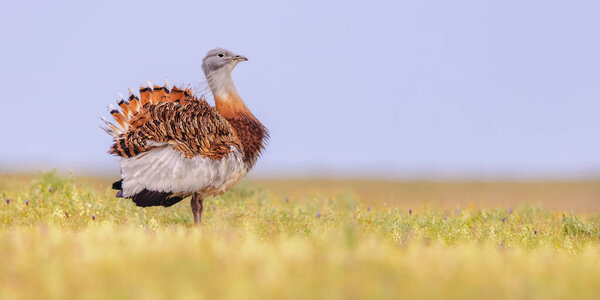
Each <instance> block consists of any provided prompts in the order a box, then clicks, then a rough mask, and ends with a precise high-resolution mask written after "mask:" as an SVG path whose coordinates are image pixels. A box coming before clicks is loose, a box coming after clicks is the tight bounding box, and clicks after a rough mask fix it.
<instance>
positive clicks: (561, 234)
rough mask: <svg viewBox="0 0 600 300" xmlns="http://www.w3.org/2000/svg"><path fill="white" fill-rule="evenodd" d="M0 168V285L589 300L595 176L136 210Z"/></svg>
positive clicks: (265, 195)
mask: <svg viewBox="0 0 600 300" xmlns="http://www.w3.org/2000/svg"><path fill="white" fill-rule="evenodd" d="M109 183H110V181H109V180H108V179H106V180H105V179H91V178H75V179H73V178H72V177H70V176H57V175H56V174H54V173H46V174H41V175H39V176H33V177H32V176H17V175H0V196H1V200H2V202H1V203H0V252H1V255H0V261H1V263H0V280H1V281H0V299H13V298H16V299H19V298H35V299H67V298H89V299H106V298H135V299H157V298H169V299H178V298H192V299H213V298H225V299H240V298H241V299H248V298H250V299H262V298H269V299H286V298H291V299H313V298H316V299H363V298H369V299H373V298H375V299H378V298H394V299H397V298H400V297H408V298H444V299H468V298H477V299H480V298H487V299H506V298H521V299H565V298H579V299H597V298H598V297H599V295H600V241H599V238H600V214H599V212H600V210H599V208H600V182H598V181H587V182H529V183H516V182H515V183H508V182H504V183H435V182H400V183H398V182H375V181H326V180H288V181H249V182H243V183H241V184H240V185H238V186H237V187H236V188H235V189H233V190H232V191H230V192H228V193H226V194H224V195H222V196H220V197H216V198H211V199H207V202H206V209H205V213H204V219H203V221H204V224H203V226H201V227H193V226H191V223H192V218H191V211H190V208H189V201H188V200H184V201H183V202H181V203H179V204H177V205H176V206H174V207H171V208H168V209H165V208H158V207H157V208H148V209H142V208H137V207H135V206H134V205H133V203H131V202H130V201H127V200H123V199H116V198H114V197H113V191H110V190H109V189H108V186H109Z"/></svg>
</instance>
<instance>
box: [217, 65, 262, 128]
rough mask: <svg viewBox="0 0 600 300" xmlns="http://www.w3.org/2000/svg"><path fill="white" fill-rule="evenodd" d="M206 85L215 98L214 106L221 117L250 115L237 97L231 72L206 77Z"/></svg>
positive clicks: (229, 117)
mask: <svg viewBox="0 0 600 300" xmlns="http://www.w3.org/2000/svg"><path fill="white" fill-rule="evenodd" d="M208 85H209V86H210V89H211V91H212V93H213V96H214V98H215V106H216V108H217V111H218V112H219V114H221V116H223V117H224V118H226V119H231V118H235V117H238V116H239V115H250V116H252V113H250V110H249V109H248V107H246V104H245V103H244V101H242V98H241V97H240V96H239V94H238V92H237V90H236V89H235V85H234V84H233V80H232V79H231V72H219V73H216V74H211V75H210V76H208Z"/></svg>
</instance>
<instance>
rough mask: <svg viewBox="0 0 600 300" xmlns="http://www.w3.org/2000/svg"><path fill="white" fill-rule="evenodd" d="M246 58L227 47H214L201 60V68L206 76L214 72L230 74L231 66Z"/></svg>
mask: <svg viewBox="0 0 600 300" xmlns="http://www.w3.org/2000/svg"><path fill="white" fill-rule="evenodd" d="M246 60H248V59H247V58H246V57H244V56H242V55H238V54H235V53H233V52H231V51H229V50H227V49H223V48H215V49H212V50H210V51H208V53H207V54H206V57H204V60H202V70H203V71H204V75H205V76H206V78H210V77H212V76H213V75H214V74H221V73H222V74H231V71H232V70H233V68H234V67H235V66H236V65H237V64H238V63H239V62H240V61H246Z"/></svg>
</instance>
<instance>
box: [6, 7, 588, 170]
mask: <svg viewBox="0 0 600 300" xmlns="http://www.w3.org/2000/svg"><path fill="white" fill-rule="evenodd" d="M599 11H600V3H599V2H597V1H570V2H569V3H568V4H567V3H565V2H563V1H526V2H524V1H496V2H492V1H452V2H448V1H410V2H408V1H368V2H367V1H327V2H323V1H298V2H296V3H289V2H284V1H272V2H271V1H227V2H223V1H208V2H207V1H183V2H182V1H174V2H168V3H167V2H166V1H165V2H162V1H127V2H125V1H112V2H111V1H102V2H91V1H4V2H2V3H1V4H0V38H1V40H2V47H0V82H2V83H3V89H2V96H1V97H0V101H1V102H0V103H1V109H0V110H1V111H2V114H1V115H0V128H1V129H0V141H1V142H2V147H0V172H6V173H9V172H29V171H37V170H40V169H51V168H57V169H59V170H67V169H72V170H73V172H76V173H78V174H88V175H111V176H116V175H117V174H118V159H117V158H116V157H112V156H110V155H108V154H107V153H106V151H107V150H108V147H109V145H110V143H111V139H110V137H109V136H108V135H107V134H106V133H105V132H103V131H102V130H101V129H100V128H99V125H100V124H101V121H100V119H99V117H100V116H101V115H104V116H108V113H107V111H106V106H107V105H108V104H109V103H114V102H115V101H116V100H117V99H118V93H119V92H120V93H123V94H127V88H128V87H132V88H138V87H139V86H140V85H141V84H145V82H146V81H147V80H150V81H152V82H156V83H159V84H162V83H163V82H164V80H165V78H168V79H169V81H170V82H171V83H173V84H187V83H191V84H193V86H200V85H201V84H202V82H203V81H204V76H203V74H202V71H201V67H200V66H201V62H202V58H203V57H204V55H205V53H206V52H207V51H208V50H210V49H212V48H214V47H217V46H220V47H225V48H228V49H230V50H232V51H234V52H237V53H240V54H243V55H245V56H247V57H248V58H249V61H248V62H245V63H242V64H240V65H238V67H237V68H236V70H235V71H234V74H233V76H234V81H235V83H236V85H237V88H238V91H239V93H240V95H241V96H242V98H243V99H244V100H245V102H246V103H247V105H248V106H249V108H250V109H251V110H252V112H253V113H254V114H255V115H256V116H257V117H258V118H259V119H260V120H261V121H262V122H263V123H264V124H265V125H266V126H267V127H268V128H269V130H270V133H271V141H270V143H269V145H268V147H267V150H266V152H265V154H264V156H263V157H262V158H261V159H260V161H259V162H258V164H257V166H256V168H255V170H254V171H253V173H252V176H254V177H267V178H269V177H279V176H291V177H294V176H296V177H297V176H301V177H305V176H308V177H314V176H318V177H360V178H471V179H481V178H484V179H485V178H493V179H495V178H517V179H522V178H561V179H569V178H590V177H597V176H598V175H600V155H598V154H599V153H600V138H599V128H600V118H599V116H600V115H599V114H600V85H599V84H598V82H600V55H599V53H600V39H598V38H597V35H598V28H600V19H599V18H598V12H599ZM211 101H212V100H211Z"/></svg>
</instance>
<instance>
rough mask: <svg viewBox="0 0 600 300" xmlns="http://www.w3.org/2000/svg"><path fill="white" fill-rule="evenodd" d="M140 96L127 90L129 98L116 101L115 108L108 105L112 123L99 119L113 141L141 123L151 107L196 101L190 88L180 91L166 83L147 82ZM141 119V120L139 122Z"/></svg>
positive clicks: (140, 91) (141, 89) (141, 88)
mask: <svg viewBox="0 0 600 300" xmlns="http://www.w3.org/2000/svg"><path fill="white" fill-rule="evenodd" d="M139 93H140V96H139V97H138V96H137V95H135V94H134V93H133V92H132V91H131V89H129V97H128V98H127V99H125V98H124V97H122V96H121V99H119V100H118V101H117V106H116V107H115V106H113V105H109V108H108V110H109V112H110V114H111V115H112V117H113V119H114V121H115V122H114V123H113V122H110V121H108V120H106V119H105V118H104V117H100V119H102V121H103V122H104V126H101V127H102V129H104V131H106V132H107V133H108V134H109V135H110V136H112V137H113V139H114V141H115V142H116V141H118V140H119V139H120V138H121V137H122V136H123V135H124V134H126V133H127V131H128V130H129V128H130V127H131V126H135V125H137V123H136V121H137V120H139V121H140V122H141V121H143V118H142V119H141V118H140V117H141V116H142V115H143V114H144V113H145V112H146V111H147V110H148V107H150V106H151V105H156V104H159V103H165V102H177V101H184V100H187V99H189V100H197V99H196V98H194V97H193V96H192V89H191V87H189V86H188V87H186V88H185V89H180V88H178V87H175V86H174V87H173V88H169V86H168V83H166V82H165V85H164V86H157V85H152V83H150V82H148V86H146V87H140V90H139ZM140 119H141V120H140Z"/></svg>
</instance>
